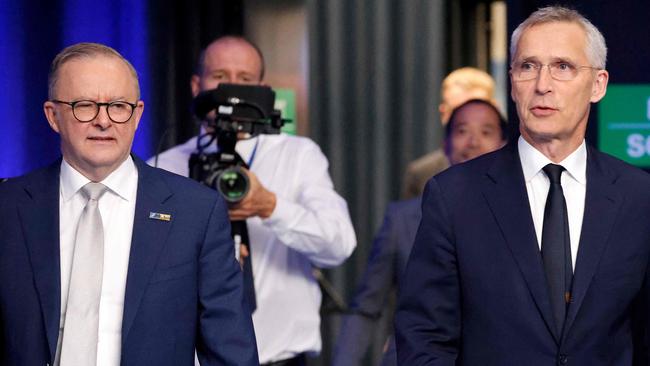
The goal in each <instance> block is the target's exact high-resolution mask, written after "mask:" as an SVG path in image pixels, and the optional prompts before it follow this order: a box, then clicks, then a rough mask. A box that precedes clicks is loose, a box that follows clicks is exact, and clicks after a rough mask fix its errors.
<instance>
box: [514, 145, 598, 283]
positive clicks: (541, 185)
mask: <svg viewBox="0 0 650 366" xmlns="http://www.w3.org/2000/svg"><path fill="white" fill-rule="evenodd" d="M518 149H519V159H520V160H521V167H522V169H523V172H524V180H525V181H526V190H527V191H528V201H529V202H530V211H531V214H532V215H533V223H534V224H535V234H536V235H537V244H538V245H539V248H540V250H541V247H542V244H541V243H542V227H543V225H544V207H545V206H546V196H547V195H548V190H549V187H550V185H551V184H550V181H549V179H548V177H547V176H546V173H544V171H543V170H542V168H544V167H545V166H546V165H547V164H551V163H553V162H552V161H551V160H550V159H549V158H547V157H546V156H545V155H544V154H542V153H541V152H540V151H538V150H537V149H535V148H534V147H533V146H532V145H530V144H529V143H528V142H527V141H526V140H524V138H523V137H521V136H520V137H519V142H518ZM558 165H562V166H563V167H564V169H566V171H565V172H564V173H563V174H562V180H561V182H562V191H563V192H564V199H565V201H566V207H567V214H568V215H569V217H568V220H569V239H570V241H571V261H572V262H573V263H572V265H573V269H574V271H575V266H576V258H577V256H578V245H579V243H580V232H581V230H582V219H583V216H584V211H585V193H586V189H587V147H586V145H585V142H584V140H583V141H582V144H581V145H580V146H579V147H578V148H577V149H576V150H575V151H574V152H572V153H571V154H570V155H569V156H567V157H566V158H565V159H564V160H562V161H561V162H560V163H559V164H558Z"/></svg>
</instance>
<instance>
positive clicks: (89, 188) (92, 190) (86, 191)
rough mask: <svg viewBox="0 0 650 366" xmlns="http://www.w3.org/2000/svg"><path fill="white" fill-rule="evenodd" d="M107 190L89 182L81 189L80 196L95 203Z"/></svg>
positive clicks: (101, 185)
mask: <svg viewBox="0 0 650 366" xmlns="http://www.w3.org/2000/svg"><path fill="white" fill-rule="evenodd" d="M107 190H108V187H106V186H105V185H103V184H101V183H93V182H90V183H88V184H86V185H85V186H83V187H81V194H83V196H84V197H85V198H86V199H88V200H93V201H97V200H99V199H100V198H101V197H102V195H103V194H104V193H106V191H107Z"/></svg>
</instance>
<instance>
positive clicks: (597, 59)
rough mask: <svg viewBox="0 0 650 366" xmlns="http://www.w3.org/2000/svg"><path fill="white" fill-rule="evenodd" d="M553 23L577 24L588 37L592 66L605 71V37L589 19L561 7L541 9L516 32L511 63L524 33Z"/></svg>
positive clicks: (511, 41)
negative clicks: (537, 26)
mask: <svg viewBox="0 0 650 366" xmlns="http://www.w3.org/2000/svg"><path fill="white" fill-rule="evenodd" d="M553 22H567V23H576V24H578V25H579V26H581V27H582V29H584V31H585V34H586V37H587V49H586V50H585V52H586V53H587V58H589V62H590V63H591V66H593V67H597V68H599V69H604V68H605V64H606V63H607V46H606V45H605V37H603V35H602V33H600V31H599V30H598V28H596V26H594V25H593V24H592V23H591V22H590V21H589V19H587V18H585V17H584V16H583V15H582V14H580V13H578V12H577V11H576V10H573V9H569V8H565V7H561V6H548V7H545V8H540V9H538V10H537V11H536V12H534V13H532V14H531V15H530V16H529V17H528V18H527V19H526V20H524V21H523V22H522V23H521V24H519V26H518V27H517V29H515V31H514V32H512V37H511V39H510V63H511V64H512V63H513V62H514V57H515V55H516V54H517V47H518V45H519V39H520V38H521V35H522V34H523V32H524V31H525V30H526V29H528V28H530V27H532V26H535V25H539V24H545V23H553Z"/></svg>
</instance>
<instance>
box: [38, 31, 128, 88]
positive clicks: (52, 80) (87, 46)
mask: <svg viewBox="0 0 650 366" xmlns="http://www.w3.org/2000/svg"><path fill="white" fill-rule="evenodd" d="M97 56H106V57H115V58H117V59H119V60H122V61H123V62H124V63H125V64H126V66H127V67H128V68H129V71H130V72H131V75H132V76H133V80H134V81H135V88H136V92H137V94H138V99H140V83H139V81H138V73H137V71H135V68H134V67H133V65H131V63H130V62H129V61H128V60H127V59H125V58H124V56H122V55H121V54H120V53H119V52H117V51H116V50H115V49H113V48H111V47H108V46H105V45H103V44H100V43H90V42H82V43H77V44H73V45H72V46H68V47H66V48H64V49H63V50H62V51H61V52H59V54H57V55H56V57H55V58H54V60H52V65H50V73H49V75H48V78H47V87H48V89H47V92H48V98H49V99H54V88H55V87H56V82H57V80H58V77H59V69H61V66H63V64H65V63H66V62H68V61H71V60H74V59H79V58H92V57H97Z"/></svg>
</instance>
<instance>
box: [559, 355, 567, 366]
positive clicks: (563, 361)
mask: <svg viewBox="0 0 650 366" xmlns="http://www.w3.org/2000/svg"><path fill="white" fill-rule="evenodd" d="M567 363H569V358H568V357H567V356H566V355H560V356H559V357H558V358H557V364H558V365H566V364H567Z"/></svg>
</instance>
